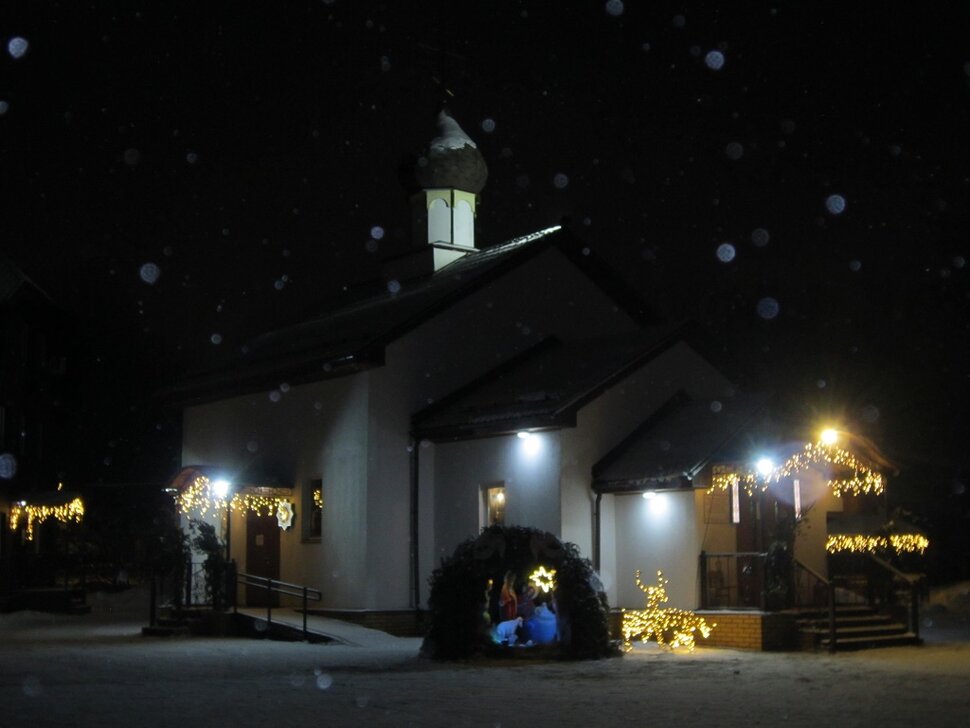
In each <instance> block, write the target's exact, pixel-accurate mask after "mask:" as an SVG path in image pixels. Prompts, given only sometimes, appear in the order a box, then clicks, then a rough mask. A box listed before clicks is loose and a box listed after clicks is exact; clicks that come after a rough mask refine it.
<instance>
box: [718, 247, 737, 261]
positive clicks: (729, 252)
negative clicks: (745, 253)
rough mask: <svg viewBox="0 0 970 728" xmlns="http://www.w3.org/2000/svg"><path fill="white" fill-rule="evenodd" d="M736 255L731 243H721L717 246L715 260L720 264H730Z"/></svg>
mask: <svg viewBox="0 0 970 728" xmlns="http://www.w3.org/2000/svg"><path fill="white" fill-rule="evenodd" d="M736 254H737V251H736V250H735V249H734V246H733V245H731V243H721V244H720V245H718V246H717V259H718V260H719V261H721V262H722V263H730V262H731V261H732V260H734V256H735V255H736Z"/></svg>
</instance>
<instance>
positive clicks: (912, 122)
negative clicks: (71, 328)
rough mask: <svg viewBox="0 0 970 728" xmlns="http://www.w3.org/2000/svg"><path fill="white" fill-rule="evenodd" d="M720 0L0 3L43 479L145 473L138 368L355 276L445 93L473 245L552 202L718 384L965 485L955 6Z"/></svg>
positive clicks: (965, 149)
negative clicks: (45, 351)
mask: <svg viewBox="0 0 970 728" xmlns="http://www.w3.org/2000/svg"><path fill="white" fill-rule="evenodd" d="M257 5H259V6H262V8H261V9H258V10H257V9H254V8H256V7H257ZM721 5H722V6H724V7H723V8H722V9H717V5H716V4H714V3H697V2H680V3H666V2H647V1H645V0H641V1H636V0H629V1H626V0H625V1H624V2H619V1H618V0H612V1H611V2H605V3H604V2H602V1H600V0H590V1H588V2H569V3H566V2H524V1H522V2H439V3H431V2H429V3H403V2H402V3H397V2H395V3H378V2H365V1H362V0H361V1H357V2H351V1H350V0H332V1H327V0H323V1H320V0H317V1H316V2H293V3H272V4H256V3H253V4H248V3H237V2H189V3H178V2H165V3H138V2H93V3H84V4H81V3H75V2H66V1H65V2H44V1H43V0H34V1H31V2H27V1H26V0H20V1H15V2H13V3H10V2H5V3H3V7H2V9H0V41H2V44H3V48H2V57H0V110H2V114H0V180H2V182H0V184H2V190H0V192H2V196H3V200H4V205H3V209H4V212H3V218H2V220H0V223H2V229H0V236H2V237H0V240H2V241H3V242H2V246H3V251H4V252H5V253H6V254H7V255H8V256H9V257H10V258H11V259H13V260H14V261H16V262H17V263H18V264H19V265H20V266H21V267H22V268H23V270H24V271H25V272H26V273H27V274H28V275H29V276H31V277H32V278H33V279H34V280H35V281H36V282H37V283H38V284H39V285H41V286H42V287H43V288H45V289H46V290H47V291H48V292H49V293H50V294H51V295H52V296H53V297H54V298H55V300H56V301H57V302H58V303H59V304H60V305H61V306H62V307H63V308H64V309H65V310H67V311H68V312H69V314H70V315H71V316H72V317H73V320H74V321H75V322H76V327H77V331H78V333H79V335H80V337H81V341H82V342H83V345H82V346H81V347H80V348H79V349H78V352H77V356H76V357H75V358H74V360H73V361H72V366H73V367H74V369H75V370H76V371H77V372H78V373H79V376H80V377H81V380H80V381H81V382H82V383H83V387H82V388H81V391H82V394H81V395H80V399H79V400H78V401H77V403H76V405H75V406H76V408H77V409H76V413H78V414H79V417H78V424H77V426H78V435H77V443H78V448H79V454H78V457H77V458H76V461H75V462H74V463H73V464H72V466H71V468H70V470H69V472H68V473H66V476H67V477H68V478H74V479H77V480H81V481H85V480H88V481H90V480H105V481H115V482H117V481H152V480H155V481H161V480H164V479H165V478H166V477H168V476H169V475H171V474H172V472H173V471H174V469H175V467H176V466H177V464H178V461H177V457H178V443H179V432H178V413H177V411H173V410H167V409H165V408H163V407H161V406H160V405H159V404H158V402H157V401H156V400H154V399H153V397H152V393H153V392H156V391H157V390H158V389H159V388H160V387H162V386H163V385H164V384H165V383H167V382H170V381H172V380H173V379H176V378H177V377H179V376H181V375H183V374H184V373H185V372H188V371H192V370H194V369H196V368H198V367H200V366H205V365H209V364H211V363H213V362H214V361H216V359H217V358H218V357H220V356H225V355H227V354H232V353H233V352H237V351H238V350H239V347H240V346H241V345H242V344H243V343H244V342H245V340H246V338H247V337H248V336H251V335H253V334H255V333H257V332H259V331H261V330H264V329H266V328H268V327H274V326H279V325H283V324H286V323H289V322H293V321H295V320H297V319H298V318H299V317H301V316H304V315H307V314H309V313H312V312H314V311H321V310H325V308H326V306H327V302H328V301H329V300H331V299H332V298H333V297H334V296H335V295H337V294H340V293H341V292H342V290H343V289H344V287H345V286H352V285H353V284H355V283H359V282H361V281H365V280H368V279H373V278H376V277H377V276H379V272H380V265H379V261H380V259H381V258H382V257H383V256H385V255H387V254H389V253H391V252H395V251H400V250H402V249H404V247H405V246H406V245H407V239H408V234H409V223H410V219H409V211H408V206H407V198H406V195H405V192H404V190H403V188H402V186H401V184H400V181H399V172H398V170H399V167H400V165H401V162H402V159H403V158H404V157H405V156H406V155H407V154H408V153H411V152H413V151H415V150H416V149H418V148H419V147H421V146H422V145H423V144H425V143H426V142H427V141H428V140H429V139H430V138H431V137H432V136H433V134H434V124H433V122H434V117H435V115H436V113H437V111H438V109H439V108H440V106H441V104H442V102H443V101H446V102H447V104H448V107H449V109H450V110H451V113H452V114H453V115H454V116H455V118H456V119H457V120H458V122H459V123H460V124H461V125H462V126H463V127H464V129H465V130H466V132H467V133H468V134H469V135H470V136H471V137H472V138H473V139H475V140H476V141H477V143H478V144H479V148H480V149H481V151H482V153H483V155H484V157H485V159H486V161H487V163H488V165H489V173H490V174H489V181H488V184H487V185H486V187H485V190H484V192H483V194H482V204H481V207H480V217H479V220H478V234H477V236H478V241H479V244H480V245H489V244H495V243H498V242H501V241H503V240H505V239H508V238H510V237H513V236H516V235H519V234H523V233H527V232H531V231H533V230H537V229H539V228H543V227H546V226H548V225H550V224H556V223H559V222H560V221H561V220H563V219H567V220H568V224H570V225H571V226H572V227H573V229H574V230H575V231H576V232H577V234H579V235H580V236H581V237H583V238H584V239H585V240H587V241H588V243H589V245H590V247H591V249H592V250H593V251H594V252H595V253H596V254H597V255H599V256H601V257H602V258H604V259H605V260H607V261H609V262H610V263H611V264H612V265H613V266H615V268H616V269H617V271H618V272H619V274H620V275H621V276H622V277H623V278H625V279H626V280H627V281H628V282H629V283H630V284H631V285H632V286H634V287H635V288H636V289H637V290H639V291H640V292H641V293H642V294H643V295H644V296H646V297H647V298H648V299H649V300H650V301H652V302H653V303H654V305H655V306H656V307H657V308H658V310H660V311H661V312H663V313H664V314H665V315H666V316H668V317H670V318H671V319H675V320H676V319H684V318H689V319H696V320H698V321H699V322H700V323H701V324H702V326H703V327H704V328H705V329H706V330H707V331H708V333H709V335H710V339H711V342H712V350H713V351H714V352H715V353H716V354H717V355H718V356H719V357H722V359H723V361H719V362H718V363H722V364H723V365H724V366H725V367H726V368H727V370H728V371H729V372H731V373H732V374H733V375H734V376H735V377H736V378H737V379H738V380H739V383H740V384H741V385H742V387H744V388H745V389H749V390H754V389H762V388H774V389H775V390H776V391H778V392H779V393H780V394H781V396H782V399H783V401H784V402H785V404H786V406H787V407H788V409H789V410H790V411H791V412H793V413H794V415H795V418H796V419H795V421H796V422H800V423H802V424H803V425H804V426H805V427H806V428H811V427H814V426H815V425H816V424H818V423H819V422H821V421H822V420H837V421H839V422H840V423H841V424H842V425H843V426H844V427H846V428H848V429H852V430H853V431H854V432H858V433H860V434H861V435H864V436H866V437H869V438H871V439H873V440H874V441H875V442H876V443H878V444H879V445H880V446H881V448H882V449H883V450H884V451H885V452H886V454H887V455H888V456H889V457H890V458H891V459H892V460H893V461H895V462H897V463H898V464H899V466H900V468H901V474H900V480H901V481H902V482H903V483H904V487H903V491H904V492H918V491H922V492H924V493H927V494H934V495H941V494H942V496H944V497H954V496H956V497H960V498H962V499H963V500H965V498H966V496H965V491H964V490H963V488H964V486H963V480H961V478H963V477H964V476H965V474H966V473H967V470H968V469H970V455H968V453H967V451H968V450H970V448H967V447H966V440H965V436H963V435H962V433H961V428H962V429H970V428H966V427H965V426H966V424H967V419H968V418H967V412H968V406H970V378H968V377H970V345H968V342H970V336H968V333H970V332H968V327H970V318H968V310H970V300H968V294H970V287H968V282H967V281H968V276H970V270H968V268H967V264H966V259H967V258H970V214H968V210H970V141H968V139H970V131H968V130H970V33H968V30H970V4H968V3H965V2H961V3H956V2H948V3H919V2H902V3H885V2H883V3H850V4H846V3H841V4H835V3H833V4H819V3H793V2H774V3H760V2H749V3H743V4H734V3H732V4H730V5H729V4H727V3H722V4H721ZM419 6H420V9H419V10H416V9H415V8H417V7H419ZM725 8H727V9H725ZM18 38H19V39H23V40H24V41H26V49H25V48H24V43H23V42H22V41H19V40H17V39H18ZM375 228H379V229H377V230H375ZM375 238H378V239H375ZM146 264H149V265H147V267H146ZM806 434H808V433H806ZM906 484H908V485H906ZM907 488H908V489H909V490H908V491H907V490H906V489H907Z"/></svg>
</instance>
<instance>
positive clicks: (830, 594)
mask: <svg viewBox="0 0 970 728" xmlns="http://www.w3.org/2000/svg"><path fill="white" fill-rule="evenodd" d="M792 565H793V566H795V567H796V568H800V569H802V570H803V571H805V572H807V573H808V574H809V575H811V576H813V577H815V579H816V580H817V581H818V582H819V583H820V584H822V585H823V586H824V587H825V593H826V602H827V605H826V606H827V610H828V616H829V652H835V651H836V628H835V584H834V583H833V582H832V581H831V580H829V579H826V578H825V577H824V576H822V575H821V574H819V573H818V572H817V571H815V569H813V568H811V567H810V566H806V565H805V564H803V563H802V562H801V561H799V560H798V559H796V558H794V557H792ZM794 592H795V598H796V599H797V598H798V590H797V589H795V590H794Z"/></svg>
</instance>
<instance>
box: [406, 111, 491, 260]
mask: <svg viewBox="0 0 970 728" xmlns="http://www.w3.org/2000/svg"><path fill="white" fill-rule="evenodd" d="M487 178H488V168H487V167H486V166H485V160H484V159H483V158H482V154H481V152H479V151H478V147H477V146H476V145H475V142H473V141H472V140H471V139H470V138H469V136H468V135H467V134H466V133H465V132H464V130H462V128H461V127H460V126H459V125H458V122H457V121H455V120H454V119H453V118H452V117H451V116H450V115H449V114H448V112H446V111H441V112H440V113H439V114H438V129H437V135H436V136H435V137H434V138H433V139H432V140H431V142H430V143H429V144H428V146H427V148H426V149H424V150H422V152H421V153H420V154H419V155H418V157H417V159H416V160H415V161H414V163H413V167H412V168H411V169H410V170H409V173H408V175H407V179H406V182H407V183H408V184H409V185H410V187H411V221H412V227H411V230H412V233H411V237H412V245H413V250H412V251H411V252H410V253H407V254H406V255H404V256H401V257H400V258H397V259H395V260H393V261H389V265H388V266H387V270H388V271H390V272H392V273H401V274H404V275H405V276H407V277H412V276H416V275H426V274H430V273H434V272H435V271H437V270H440V269H441V268H443V267H445V266H446V265H448V264H449V263H452V262H454V261H456V260H458V259H459V258H461V257H462V256H464V255H467V254H468V253H474V252H475V250H476V246H475V214H476V210H477V206H478V193H479V192H481V191H482V188H483V187H484V186H485V180H486V179H487Z"/></svg>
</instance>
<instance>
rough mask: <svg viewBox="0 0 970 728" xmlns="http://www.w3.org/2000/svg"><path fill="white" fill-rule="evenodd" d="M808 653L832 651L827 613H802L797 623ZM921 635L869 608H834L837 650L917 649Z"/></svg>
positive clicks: (821, 610) (863, 606)
mask: <svg viewBox="0 0 970 728" xmlns="http://www.w3.org/2000/svg"><path fill="white" fill-rule="evenodd" d="M795 623H796V625H797V626H798V630H799V632H800V633H801V638H802V639H801V643H802V646H803V647H805V648H806V649H822V650H828V649H830V648H831V635H830V631H829V616H828V611H827V610H824V609H819V610H813V611H802V612H799V613H798V616H797V618H796V620H795ZM920 642H921V640H920V638H919V636H918V635H916V634H915V633H913V632H910V631H909V628H908V627H907V626H906V625H905V624H903V623H902V622H897V621H895V620H894V619H893V618H892V617H891V616H889V615H888V614H884V613H881V612H877V611H876V610H875V609H873V608H872V607H869V606H866V605H844V606H837V607H836V608H835V649H836V650H838V651H840V652H842V651H847V650H863V649H870V648H873V647H897V646H900V645H918V644H920Z"/></svg>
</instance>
